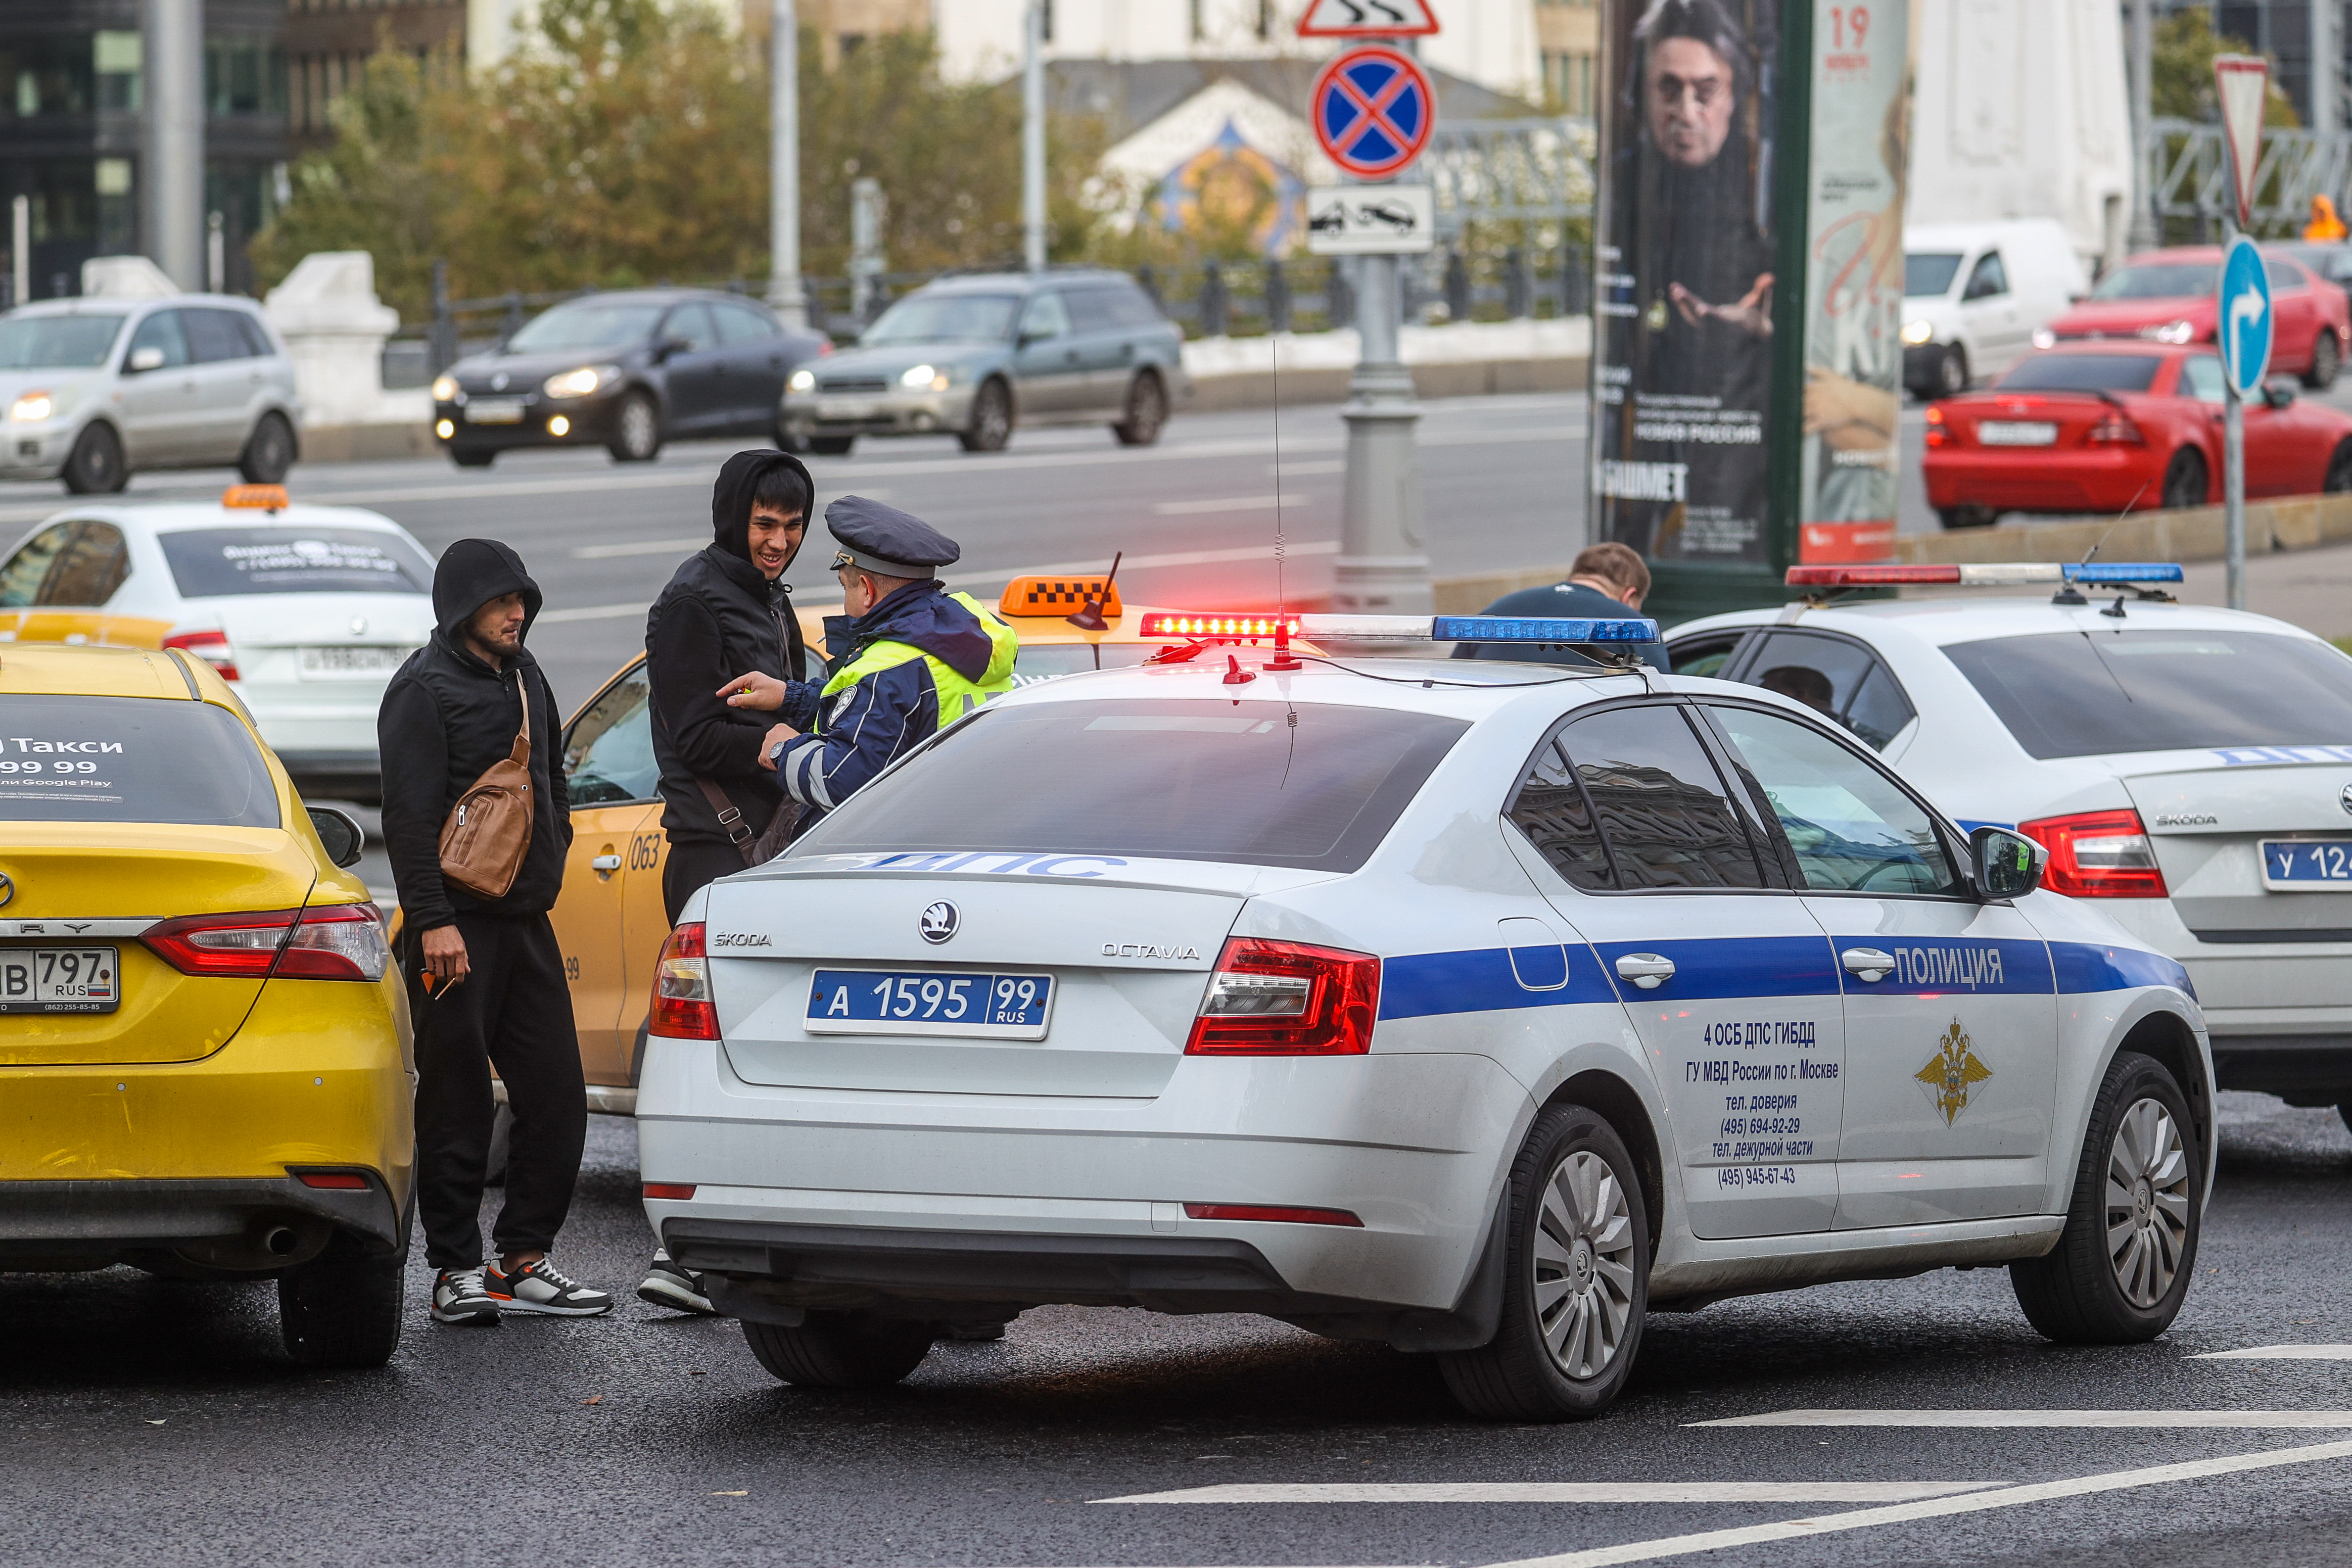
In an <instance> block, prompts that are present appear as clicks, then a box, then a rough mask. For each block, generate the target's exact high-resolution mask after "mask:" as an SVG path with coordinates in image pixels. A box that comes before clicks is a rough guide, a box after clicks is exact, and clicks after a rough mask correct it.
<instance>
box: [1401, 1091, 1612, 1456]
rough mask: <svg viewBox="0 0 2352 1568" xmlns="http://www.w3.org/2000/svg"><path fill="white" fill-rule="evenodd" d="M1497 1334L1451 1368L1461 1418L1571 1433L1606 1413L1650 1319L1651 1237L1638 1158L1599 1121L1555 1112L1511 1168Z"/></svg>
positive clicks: (1543, 1119)
mask: <svg viewBox="0 0 2352 1568" xmlns="http://www.w3.org/2000/svg"><path fill="white" fill-rule="evenodd" d="M1510 1197H1511V1204H1510V1211H1509V1218H1508V1220H1507V1223H1508V1224H1509V1226H1510V1228H1511V1231H1510V1244H1509V1252H1508V1255H1507V1263H1506V1269H1507V1273H1506V1275H1505V1279H1504V1285H1503V1315H1502V1322H1501V1326H1500V1327H1499V1328H1498V1329H1497V1330H1496V1334H1495V1338H1494V1339H1493V1341H1492V1342H1491V1343H1487V1344H1486V1345H1484V1346H1482V1347H1481V1348H1479V1349H1477V1350H1474V1351H1463V1352H1459V1353H1456V1354H1451V1355H1448V1356H1446V1357H1445V1358H1444V1372H1445V1383H1446V1386H1447V1387H1448V1388H1449V1389H1451V1390H1452V1391H1453V1394H1454V1398H1455V1399H1457V1400H1459V1401H1460V1402H1461V1404H1462V1406H1463V1407H1464V1408H1465V1409H1467V1410H1469V1411H1470V1412H1471V1413H1472V1414H1474V1415H1478V1416H1490V1417H1492V1418H1494V1419H1496V1420H1504V1421H1573V1420H1580V1419H1582V1418H1584V1417H1586V1416H1598V1415H1599V1414H1601V1411H1602V1410H1604V1409H1606V1408H1608V1406H1609V1404H1610V1402H1611V1401H1612V1400H1613V1399H1615V1398H1616V1397H1617V1394H1618V1391H1619V1390H1620V1389H1622V1387H1623V1386H1624V1385H1625V1378H1626V1375H1627V1374H1628V1373H1630V1372H1631V1371H1632V1369H1633V1358H1634V1355H1635V1353H1636V1352H1637V1351H1638V1350H1639V1349H1640V1348H1641V1342H1642V1324H1643V1318H1644V1316H1645V1314H1646V1312H1647V1311H1648V1308H1649V1286H1650V1226H1649V1211H1648V1207H1647V1205H1646V1204H1645V1203H1644V1202H1643V1195H1642V1186H1641V1180H1640V1177H1639V1176H1638V1175H1637V1173H1636V1171H1635V1168H1634V1165H1633V1156H1632V1155H1629V1154H1628V1153H1627V1152H1626V1150H1625V1145H1624V1142H1623V1140H1622V1139H1621V1138H1619V1137H1618V1135H1617V1134H1616V1131H1615V1130H1614V1129H1613V1128H1612V1127H1611V1126H1610V1125H1609V1124H1608V1123H1607V1122H1606V1121H1604V1120H1603V1119H1602V1118H1601V1116H1600V1114H1599V1113H1596V1112H1593V1111H1591V1110H1588V1109H1586V1108H1585V1107H1584V1106H1581V1105H1555V1106H1552V1107H1550V1108H1549V1109H1547V1110H1546V1111H1544V1112H1543V1113H1541V1114H1540V1115H1538V1117H1537V1118H1536V1121H1535V1125H1534V1126H1533V1127H1532V1128H1531V1129H1529V1131H1528V1138H1527V1142H1526V1143H1525V1144H1524V1145H1521V1146H1520V1149H1519V1156H1518V1158H1517V1161H1516V1162H1514V1164H1513V1166H1512V1167H1511V1180H1510Z"/></svg>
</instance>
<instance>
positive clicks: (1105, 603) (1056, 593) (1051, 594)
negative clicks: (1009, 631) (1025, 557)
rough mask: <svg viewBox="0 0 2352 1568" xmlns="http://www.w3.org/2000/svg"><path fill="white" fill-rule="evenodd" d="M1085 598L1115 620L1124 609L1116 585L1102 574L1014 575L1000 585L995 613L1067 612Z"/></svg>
mask: <svg viewBox="0 0 2352 1568" xmlns="http://www.w3.org/2000/svg"><path fill="white" fill-rule="evenodd" d="M1088 601H1094V602H1095V603H1096V604H1097V605H1099V606H1100V608H1101V611H1102V613H1103V614H1105V615H1107V616H1108V617H1109V618H1110V619H1112V620H1114V621H1116V620H1117V619H1118V617H1119V616H1121V615H1123V614H1125V613H1126V610H1125V608H1124V607H1123V606H1121V604H1120V603H1119V599H1118V584H1117V583H1115V582H1112V581H1111V580H1109V579H1108V578H1103V577H1016V578H1014V579H1013V580H1012V581H1011V582H1008V583H1006V584H1005V585H1004V592H1003V594H1002V595H1000V596H999V597H998V599H997V601H996V612H997V613H998V614H999V615H1038V616H1045V615H1060V616H1065V617H1066V616H1069V615H1072V614H1075V613H1076V612H1079V611H1081V610H1084V609H1085V608H1086V607H1087V602H1088Z"/></svg>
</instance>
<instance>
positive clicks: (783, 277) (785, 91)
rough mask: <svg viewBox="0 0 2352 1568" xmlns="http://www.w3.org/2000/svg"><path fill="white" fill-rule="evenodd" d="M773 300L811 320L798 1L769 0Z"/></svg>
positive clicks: (791, 319)
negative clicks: (804, 249)
mask: <svg viewBox="0 0 2352 1568" xmlns="http://www.w3.org/2000/svg"><path fill="white" fill-rule="evenodd" d="M768 26H769V27H770V29H771V31H772V36H771V37H770V38H769V40H768V73H769V76H768V304H769V305H770V306H771V307H772V308H773V309H774V310H775V312H776V314H777V315H778V316H780V317H782V319H783V321H784V325H786V326H788V327H805V326H807V325H808V296H807V295H806V294H804V293H803V291H802V289H801V24H800V16H799V14H798V8H797V6H796V5H794V3H793V0H769V9H768Z"/></svg>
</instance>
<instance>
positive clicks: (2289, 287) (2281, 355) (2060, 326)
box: [2033, 245, 2352, 392]
mask: <svg viewBox="0 0 2352 1568" xmlns="http://www.w3.org/2000/svg"><path fill="white" fill-rule="evenodd" d="M2263 263H2264V265H2265V266H2266V267H2267V268H2268V269H2269V272H2270V275H2271V303H2272V308H2273V310H2275V311H2276V312H2277V315H2278V324H2277V332H2278V342H2277V345H2276V347H2274V348H2273V350H2271V369H2273V370H2274V371H2280V372H2281V373H2283V374H2285V375H2291V376H2300V377H2302V378H2303V384H2304V385H2305V386H2307V387H2310V388H2311V389H2312V390H2313V391H2315V392H2316V391H2321V390H2324V389H2325V388H2326V387H2329V386H2332V385H2334V384H2335V382H2336V371H2338V370H2340V369H2341V368H2342V367H2343V364H2344V354H2345V350H2347V349H2352V306H2347V301H2346V298H2345V293H2344V290H2343V289H2341V288H2339V287H2336V285H2335V284H2333V283H2330V282H2328V281H2327V280H2326V279H2325V278H2323V277H2320V276H2319V275H2318V274H2317V273H2315V272H2314V271H2312V270H2311V268H2310V267H2305V265H2304V264H2303V263H2302V262H2301V261H2300V260H2298V259H2296V258H2295V257H2294V256H2289V255H2288V254H2286V253H2285V252H2284V251H2281V250H2275V249H2265V250H2264V251H2263ZM2220 277H2221V246H2216V245H2189V246H2177V247H2176V248H2174V249H2171V250H2151V251H2147V252H2145V253H2143V254H2141V255H2139V256H2133V257H2132V258H2131V259H2130V260H2128V261H2126V262H2125V263H2124V264H2123V265H2122V266H2121V267H2116V269H2115V270H2114V271H2113V272H2110V273H2108V274H2107V275H2106V276H2105V277H2102V278H2101V279H2099V286H2098V287H2096V288H2094V289H2092V290H2091V292H2090V295H2089V297H2088V298H2084V299H2083V300H2082V301H2080V302H2079V303H2077V304H2076V305H2075V306H2074V308H2073V309H2071V310H2069V311H2067V312H2066V313H2065V314H2064V315H2063V316H2061V317H2059V318H2058V319H2056V320H2054V321H2053V322H2051V323H2050V324H2049V325H2048V326H2047V327H2045V328H2043V329H2042V330H2041V331H2039V332H2036V333H2035V334H2034V335H2033V336H2034V341H2035V343H2036V344H2037V345H2038V346H2042V347H2047V346H2048V345H2049V344H2051V343H2053V342H2054V343H2063V342H2070V341H2073V340H2076V339H2089V340H2099V339H2108V340H2113V339H2117V338H2123V339H2135V338H2136V339H2139V340H2144V341H2147V342H2152V343H2210V342H2211V341H2212V340H2213V322H2214V320H2215V318H2216V316H2217V314H2218V307H2217V306H2216V304H2215V303H2214V298H2213V289H2214V284H2215V282H2216V280H2217V279H2218V278H2220Z"/></svg>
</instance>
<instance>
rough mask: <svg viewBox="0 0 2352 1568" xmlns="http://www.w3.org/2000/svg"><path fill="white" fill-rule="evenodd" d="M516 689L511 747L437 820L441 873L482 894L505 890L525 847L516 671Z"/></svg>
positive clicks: (525, 772)
mask: <svg viewBox="0 0 2352 1568" xmlns="http://www.w3.org/2000/svg"><path fill="white" fill-rule="evenodd" d="M515 689H516V691H517V692H519V693H520V695H521V696H522V728H521V729H520V731H518V732H517V733H516V735H515V740H514V749H513V750H511V751H509V752H508V753H507V755H506V756H504V757H503V758H499V760H498V761H496V762H493V763H491V764H490V766H489V767H488V768H487V769H485V770H484V771H483V774H482V776H481V777H480V778H479V779H475V780H474V782H473V784H472V786H471V787H470V788H468V789H467V791H466V792H465V793H464V794H463V795H460V796H458V797H457V804H456V805H455V806H452V807H450V808H449V819H448V821H445V822H443V823H442V824H441V874H442V875H443V876H444V877H446V878H447V879H448V880H449V881H451V882H454V883H457V885H458V886H459V887H462V888H464V889H465V890H466V891H467V892H468V893H472V894H479V895H480V896H481V897H484V898H504V897H505V896H506V895H507V889H509V888H510V887H512V886H513V885H514V879H515V873H518V872H520V870H522V858H523V856H524V854H526V853H527V852H529V851H530V684H529V682H528V681H527V680H526V679H525V678H524V676H523V674H522V672H520V671H517V672H516V673H515Z"/></svg>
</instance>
